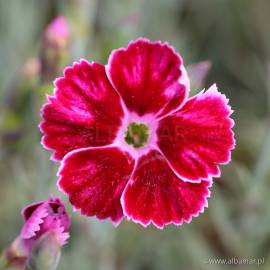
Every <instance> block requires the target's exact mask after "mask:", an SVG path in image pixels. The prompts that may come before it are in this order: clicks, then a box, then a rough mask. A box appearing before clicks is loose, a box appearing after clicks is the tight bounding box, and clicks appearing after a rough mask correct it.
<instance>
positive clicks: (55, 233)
mask: <svg viewBox="0 0 270 270" xmlns="http://www.w3.org/2000/svg"><path fill="white" fill-rule="evenodd" d="M22 216H23V219H24V225H23V228H22V230H21V232H20V234H19V236H18V237H17V238H16V239H15V240H14V241H13V242H12V243H11V244H10V245H9V246H8V247H7V248H6V249H5V251H4V256H3V259H4V262H5V265H7V266H8V265H12V266H18V267H25V265H26V263H34V262H35V260H36V259H37V258H36V257H39V256H44V255H46V256H49V257H50V258H46V261H47V263H48V264H50V263H57V262H58V259H57V258H59V255H57V253H58V252H59V251H60V248H61V247H62V246H63V245H64V244H65V243H66V241H67V239H68V238H69V233H68V230H69V225H70V219H69V216H68V214H67V213H66V210H65V206H64V204H63V203H62V202H61V200H60V199H59V198H50V199H49V200H47V201H42V202H38V203H34V204H31V205H29V206H27V207H25V208H24V209H23V210H22ZM52 245H53V246H52ZM45 249H47V250H45ZM48 249H49V250H48ZM35 250H38V251H39V252H38V253H40V254H36V252H35ZM43 253H44V254H43ZM2 263H3V262H2ZM23 269H24V268H23ZM31 269H32V268H31ZM46 269H47V268H46Z"/></svg>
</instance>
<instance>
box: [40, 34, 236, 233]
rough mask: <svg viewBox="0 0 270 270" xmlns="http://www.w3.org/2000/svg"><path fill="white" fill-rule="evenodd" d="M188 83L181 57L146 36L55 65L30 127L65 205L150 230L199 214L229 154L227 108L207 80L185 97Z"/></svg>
mask: <svg viewBox="0 0 270 270" xmlns="http://www.w3.org/2000/svg"><path fill="white" fill-rule="evenodd" d="M189 88H190V84H189V79H188V76H187V73H186V70H185V68H184V66H183V61H182V59H181V57H180V56H179V55H178V54H177V53H176V52H175V51H174V49H173V48H172V47H170V46H169V45H168V44H167V43H161V42H150V41H149V40H147V39H138V40H136V41H132V42H130V43H129V45H128V47H127V48H126V49H125V48H121V49H117V50H115V51H113V52H112V54H111V55H110V58H109V61H108V64H107V66H106V67H105V66H103V65H101V64H98V63H95V62H91V63H89V62H87V61H86V60H81V61H80V63H75V64H74V65H73V66H72V67H68V68H66V69H65V71H64V77H62V78H59V79H57V80H56V81H55V93H54V96H49V97H48V101H49V102H48V103H47V104H45V105H44V107H43V109H42V117H43V121H42V123H41V125H40V128H41V131H42V132H43V133H44V136H43V138H42V144H43V146H44V147H45V148H47V149H51V150H53V151H54V153H53V155H52V158H53V159H54V160H58V161H60V160H61V168H60V170H59V176H60V179H59V182H58V186H59V188H60V189H61V190H62V191H63V192H65V193H66V194H67V195H68V196H69V200H70V202H71V203H72V204H73V206H74V208H75V209H79V210H80V211H81V213H82V214H84V215H87V216H96V217H97V218H99V219H106V218H110V219H111V220H112V221H113V223H115V224H117V223H119V222H120V221H121V219H122V218H123V217H126V218H127V219H131V220H132V221H134V222H138V223H140V224H142V225H144V226H147V225H149V224H150V223H153V224H154V225H155V226H156V227H158V228H163V227H164V225H166V224H169V223H174V224H177V225H180V224H182V223H183V221H185V222H190V221H191V219H192V217H193V216H198V215H199V213H201V212H203V210H204V208H205V207H206V206H207V197H209V196H210V192H209V187H210V186H211V185H212V177H219V176H220V170H219V167H218V165H219V164H227V163H228V162H229V161H230V159H231V150H232V149H233V147H234V137H233V132H232V130H231V128H232V126H233V120H232V119H230V115H231V113H232V111H231V108H230V106H229V105H228V100H227V99H226V97H225V96H224V95H222V94H221V93H219V92H218V90H217V87H216V85H213V86H211V87H210V89H208V90H207V91H205V92H204V91H202V92H200V93H199V94H198V95H196V96H194V97H192V98H188V92H189Z"/></svg>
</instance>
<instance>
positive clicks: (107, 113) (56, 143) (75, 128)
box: [40, 60, 123, 160]
mask: <svg viewBox="0 0 270 270" xmlns="http://www.w3.org/2000/svg"><path fill="white" fill-rule="evenodd" d="M55 88H56V89H55V95H54V96H52V97H49V98H48V100H49V103H47V104H45V106H44V107H43V109H42V117H43V122H42V123H41V125H40V129H41V131H42V132H43V133H44V136H43V138H42V143H43V145H44V146H45V148H47V149H52V150H54V151H55V153H54V154H53V158H54V159H56V160H61V159H62V158H63V157H64V156H65V154H66V153H68V152H70V151H72V150H74V149H78V148H83V147H89V146H103V145H107V144H110V143H112V142H113V140H114V138H115V137H116V133H117V131H118V129H119V126H120V124H121V118H122V117H123V111H122V107H121V104H120V99H119V96H118V94H117V93H116V92H115V90H114V89H113V88H112V86H111V84H110V82H109V81H108V79H107V76H106V73H105V68H104V66H102V65H100V64H97V63H88V62H87V61H85V60H82V61H81V62H80V63H77V64H74V65H73V67H68V68H66V69H65V72H64V77H63V78H59V79H57V80H56V82H55Z"/></svg>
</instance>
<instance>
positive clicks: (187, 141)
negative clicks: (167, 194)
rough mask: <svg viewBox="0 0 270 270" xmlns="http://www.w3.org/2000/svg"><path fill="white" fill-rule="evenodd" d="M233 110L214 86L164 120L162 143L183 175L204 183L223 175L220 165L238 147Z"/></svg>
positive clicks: (179, 172)
mask: <svg viewBox="0 0 270 270" xmlns="http://www.w3.org/2000/svg"><path fill="white" fill-rule="evenodd" d="M231 113H232V110H231V108H230V106H229V105H228V100H227V99H226V97H225V96H224V95H222V94H221V93H219V92H218V91H217V88H216V85H213V86H212V87H210V89H209V90H208V91H206V92H205V93H202V92H201V93H200V94H198V95H197V96H195V97H193V98H191V99H189V100H188V101H187V102H186V104H185V105H184V106H183V107H182V108H181V109H180V110H179V111H177V112H176V113H174V114H173V115H171V116H168V117H166V118H164V119H163V120H161V121H160V123H159V127H158V130H157V134H158V146H159V148H160V149H161V151H162V152H163V154H164V155H165V157H166V158H167V160H168V161H169V163H170V165H171V166H172V168H173V170H174V171H175V173H176V174H178V175H179V177H181V178H183V179H184V180H186V181H191V182H200V181H201V179H209V178H211V177H212V176H219V175H220V171H219V167H218V164H226V163H228V162H229V161H230V159H231V150H232V149H233V148H234V134H233V132H232V130H231V128H232V127H233V124H234V122H233V120H232V119H231V118H230V115H231Z"/></svg>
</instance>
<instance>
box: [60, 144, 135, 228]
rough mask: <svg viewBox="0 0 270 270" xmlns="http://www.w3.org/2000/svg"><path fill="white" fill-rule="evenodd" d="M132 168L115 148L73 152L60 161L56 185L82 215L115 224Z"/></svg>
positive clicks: (121, 215) (121, 212)
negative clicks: (110, 221)
mask: <svg viewBox="0 0 270 270" xmlns="http://www.w3.org/2000/svg"><path fill="white" fill-rule="evenodd" d="M133 165H134V160H133V159H132V158H131V157H130V155H129V154H128V153H126V152H122V151H121V150H119V149H118V148H116V147H100V148H86V149H82V150H76V151H73V152H71V153H69V154H68V155H67V156H66V157H65V158H64V160H63V163H62V168H61V169H60V171H59V175H60V179H59V182H58V185H59V187H60V189H62V190H63V191H64V192H65V193H67V194H68V196H69V200H70V202H71V204H72V205H73V206H74V207H75V208H76V209H80V210H81V213H82V214H84V215H87V216H96V217H97V218H99V219H106V218H111V220H112V221H113V222H114V223H118V222H119V221H120V220H121V218H122V217H123V211H122V207H121V204H120V197H121V195H122V192H123V190H124V188H125V186H126V183H127V181H128V179H129V176H130V174H131V171H132V169H133Z"/></svg>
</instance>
